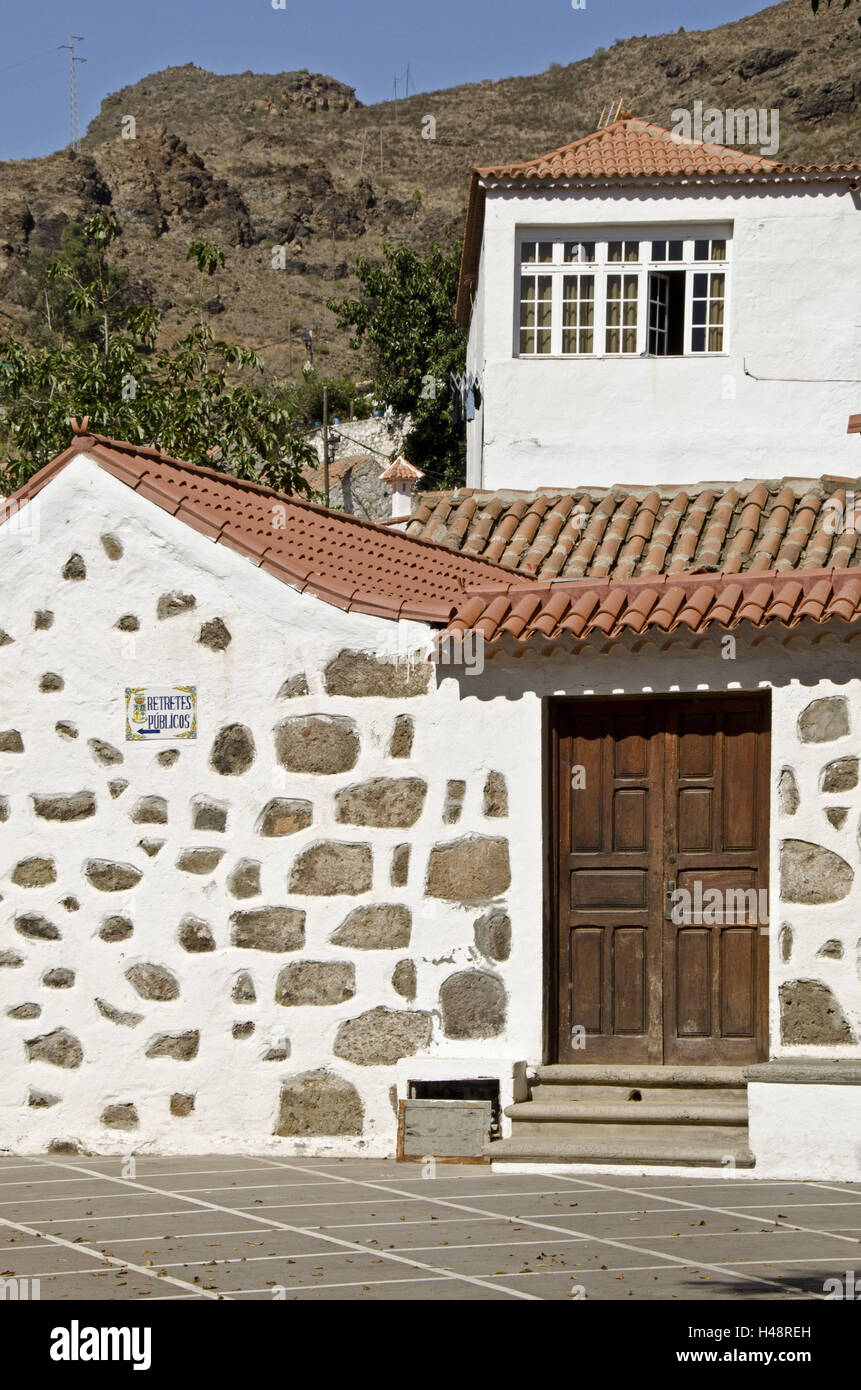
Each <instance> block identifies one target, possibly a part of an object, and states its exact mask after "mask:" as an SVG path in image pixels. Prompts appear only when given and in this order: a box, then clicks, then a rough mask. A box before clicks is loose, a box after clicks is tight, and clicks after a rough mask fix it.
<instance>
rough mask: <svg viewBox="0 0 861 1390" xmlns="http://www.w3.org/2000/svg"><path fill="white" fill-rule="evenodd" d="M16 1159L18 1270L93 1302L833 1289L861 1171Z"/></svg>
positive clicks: (2, 1242)
mask: <svg viewBox="0 0 861 1390" xmlns="http://www.w3.org/2000/svg"><path fill="white" fill-rule="evenodd" d="M127 1162H128V1161H127V1160H123V1159H121V1158H85V1157H77V1156H75V1157H68V1158H67V1157H59V1156H50V1157H39V1158H15V1157H10V1156H5V1157H2V1158H0V1266H2V1268H0V1275H3V1276H4V1277H6V1278H11V1277H17V1278H24V1279H39V1280H40V1295H41V1299H42V1300H43V1301H45V1300H54V1299H56V1300H60V1299H62V1300H65V1299H68V1300H71V1301H76V1300H79V1299H130V1300H138V1299H147V1300H157V1299H172V1300H177V1299H199V1300H200V1299H219V1298H228V1299H272V1298H286V1299H288V1300H298V1301H304V1300H309V1299H311V1300H315V1301H316V1300H320V1299H365V1300H380V1299H398V1300H404V1299H420V1300H428V1299H455V1300H461V1299H473V1300H475V1299H491V1300H497V1301H498V1300H512V1299H513V1300H533V1299H568V1298H571V1297H579V1298H583V1297H585V1298H587V1299H634V1300H641V1299H650V1300H654V1299H680V1300H681V1299H700V1300H712V1299H751V1298H752V1299H758V1300H796V1299H810V1298H814V1299H821V1298H823V1297H824V1290H823V1283H824V1281H825V1280H826V1279H829V1278H833V1277H835V1276H836V1277H837V1278H840V1279H841V1280H842V1279H843V1278H844V1277H845V1274H846V1271H847V1270H855V1271H857V1272H858V1276H859V1284H861V1185H859V1184H854V1185H853V1184H851V1183H841V1182H815V1183H814V1182H809V1183H802V1182H763V1181H756V1180H754V1179H750V1180H747V1179H735V1180H734V1181H727V1180H726V1179H720V1178H718V1177H715V1178H710V1177H709V1178H697V1179H690V1178H686V1179H681V1178H674V1177H673V1176H671V1175H667V1176H662V1177H650V1178H640V1177H634V1176H632V1177H627V1176H625V1177H611V1176H600V1175H595V1176H583V1175H580V1176H577V1177H567V1176H566V1177H561V1176H558V1175H554V1176H547V1175H546V1174H536V1175H534V1176H524V1175H515V1174H510V1175H509V1174H506V1173H504V1172H503V1173H492V1172H491V1171H490V1170H489V1169H488V1168H485V1167H482V1166H475V1167H467V1166H464V1167H459V1166H458V1167H456V1166H445V1165H439V1166H438V1167H437V1169H436V1175H435V1176H433V1177H423V1175H422V1169H421V1168H420V1167H419V1166H418V1165H414V1164H396V1163H394V1162H386V1161H382V1160H373V1159H343V1160H335V1159H275V1158H243V1157H197V1158H185V1157H173V1158H146V1157H143V1158H137V1159H136V1167H135V1175H134V1177H127V1176H124V1175H123V1172H124V1168H123V1165H124V1163H125V1164H127Z"/></svg>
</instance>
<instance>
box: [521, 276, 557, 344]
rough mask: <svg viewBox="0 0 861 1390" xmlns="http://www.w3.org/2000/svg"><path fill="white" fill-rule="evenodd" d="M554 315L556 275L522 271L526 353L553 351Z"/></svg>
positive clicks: (522, 313) (522, 310)
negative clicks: (554, 280) (532, 273)
mask: <svg viewBox="0 0 861 1390" xmlns="http://www.w3.org/2000/svg"><path fill="white" fill-rule="evenodd" d="M552 317H553V277H552V275H522V276H521V277H520V351H521V353H522V354H523V355H527V354H532V353H548V352H550V351H552V348H551V331H552Z"/></svg>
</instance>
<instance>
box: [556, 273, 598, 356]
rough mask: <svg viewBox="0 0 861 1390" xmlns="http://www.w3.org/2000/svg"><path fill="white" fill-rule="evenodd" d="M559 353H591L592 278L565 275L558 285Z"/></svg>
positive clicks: (593, 318)
mask: <svg viewBox="0 0 861 1390" xmlns="http://www.w3.org/2000/svg"><path fill="white" fill-rule="evenodd" d="M562 351H563V352H577V353H589V352H594V351H595V276H594V275H566V276H565V277H564V279H563V281H562Z"/></svg>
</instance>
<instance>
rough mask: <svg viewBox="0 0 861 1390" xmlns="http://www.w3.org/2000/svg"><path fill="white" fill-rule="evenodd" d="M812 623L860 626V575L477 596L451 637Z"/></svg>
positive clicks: (466, 604) (821, 572)
mask: <svg viewBox="0 0 861 1390" xmlns="http://www.w3.org/2000/svg"><path fill="white" fill-rule="evenodd" d="M805 618H808V619H810V620H811V621H812V622H814V623H825V622H828V621H829V620H830V619H831V618H842V619H843V621H844V622H846V623H857V622H858V621H859V620H861V574H859V573H855V572H854V571H850V572H848V573H847V572H845V571H844V572H842V573H840V572H838V571H835V570H828V569H818V570H811V571H807V572H803V573H801V574H792V575H787V574H785V573H781V574H778V573H777V572H776V571H774V570H771V571H769V572H764V573H759V574H751V573H748V574H739V575H723V574H721V575H701V576H692V575H688V576H685V577H678V578H677V577H675V576H671V575H658V576H655V577H654V578H652V579H634V580H627V581H623V582H621V583H619V582H614V581H613V580H608V581H605V582H603V583H600V582H598V583H593V582H590V581H586V580H583V581H581V582H580V583H573V584H567V583H556V584H552V583H551V584H535V585H531V586H530V587H529V588H528V589H526V590H524V589H522V588H521V587H519V586H515V587H513V588H511V589H509V590H505V591H503V590H500V589H499V588H498V587H493V588H488V589H482V590H480V591H478V592H471V593H470V594H469V595H467V596H466V597H465V598H464V599H462V600H461V603H460V605H459V607H458V611H457V615H456V617H455V618H454V620H453V621H452V622H451V623H450V625H449V629H448V630H449V631H450V632H452V633H455V634H458V635H462V634H464V633H466V632H478V633H480V634H481V635H482V637H483V638H484V640H485V641H486V642H487V643H488V644H490V645H493V644H494V643H497V642H500V641H501V640H502V639H503V638H505V637H509V638H513V639H514V640H515V642H518V643H526V642H530V641H532V640H533V639H541V640H543V641H553V640H554V639H559V638H567V639H569V640H573V641H575V642H576V641H585V640H586V639H587V638H589V637H591V636H593V635H597V636H599V637H619V636H621V635H623V634H624V633H626V632H633V633H638V634H643V633H647V632H649V631H650V630H657V631H659V632H664V633H671V632H675V631H677V630H678V629H681V628H683V629H686V630H688V631H690V632H694V633H701V632H705V631H706V629H708V628H709V627H711V626H712V625H715V626H717V627H720V628H721V629H723V630H724V631H731V630H732V629H733V628H736V627H738V626H739V624H740V623H743V622H749V623H752V624H753V626H754V627H757V628H761V627H764V626H765V625H766V624H767V623H770V622H772V621H776V622H778V623H780V624H781V625H782V626H783V627H785V628H795V627H797V626H798V625H799V624H800V623H802V622H803V621H804V619H805Z"/></svg>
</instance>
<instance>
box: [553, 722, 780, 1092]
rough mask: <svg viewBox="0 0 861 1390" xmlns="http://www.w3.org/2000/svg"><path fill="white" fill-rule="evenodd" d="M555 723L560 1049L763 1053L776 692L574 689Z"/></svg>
mask: <svg viewBox="0 0 861 1390" xmlns="http://www.w3.org/2000/svg"><path fill="white" fill-rule="evenodd" d="M553 727H554V755H555V764H556V786H557V806H556V809H557V832H558V833H557V852H556V866H557V869H556V894H557V942H556V952H555V957H556V972H557V990H556V1006H557V1008H556V1012H557V1020H558V1028H557V1040H556V1042H557V1047H556V1056H557V1060H559V1061H568V1062H578V1063H583V1064H587V1065H588V1064H589V1063H600V1062H613V1061H618V1062H628V1063H638V1062H652V1063H659V1062H665V1063H667V1064H671V1063H676V1064H683V1063H686V1062H687V1063H690V1064H700V1063H708V1062H711V1063H714V1064H718V1063H725V1064H731V1063H738V1064H742V1063H746V1062H752V1061H756V1060H758V1059H759V1058H760V1057H762V1056H764V1055H765V1046H766V1004H767V1000H766V988H767V935H766V933H765V931H763V930H762V927H763V926H765V925H767V923H766V922H764V921H763V920H762V918H763V912H762V909H763V907H764V906H765V901H764V894H762V895H761V894H760V891H759V890H760V889H765V888H766V886H767V883H768V864H767V848H768V756H769V748H768V707H767V703H766V700H765V698H764V697H760V696H738V697H724V698H704V699H692V700H686V701H683V700H671V699H654V700H638V701H621V700H620V701H616V702H607V701H603V702H601V703H600V704H599V703H597V702H592V701H585V700H584V701H578V702H575V701H565V702H561V701H560V702H558V703H557V704H556V705H554V707H553ZM679 889H684V890H685V891H686V893H687V894H688V897H687V898H682V899H681V900H680V898H679V895H678V893H677V892H676V890H679ZM715 890H717V892H715ZM673 893H676V896H675V897H673V896H672V895H673ZM715 904H718V905H719V908H716V907H715ZM673 919H675V920H673ZM584 1042H585V1046H583V1043H584Z"/></svg>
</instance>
